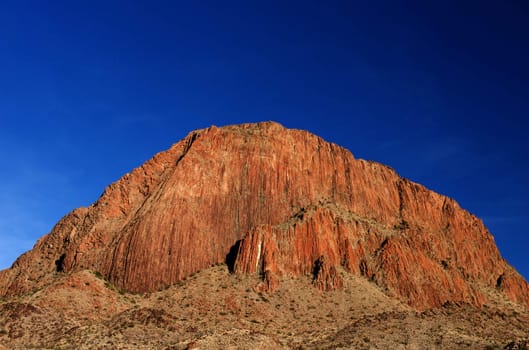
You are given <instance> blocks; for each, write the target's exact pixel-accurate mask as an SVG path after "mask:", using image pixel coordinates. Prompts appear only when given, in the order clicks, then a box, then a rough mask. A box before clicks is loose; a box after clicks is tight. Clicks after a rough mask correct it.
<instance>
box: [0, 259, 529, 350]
mask: <svg viewBox="0 0 529 350" xmlns="http://www.w3.org/2000/svg"><path fill="white" fill-rule="evenodd" d="M343 278H344V289H343V290H341V291H333V292H320V291H319V290H317V289H316V288H314V287H313V286H312V285H311V280H310V277H309V276H307V277H305V278H298V279H285V280H283V281H282V283H281V285H280V287H279V288H278V290H277V291H276V292H274V293H272V294H266V293H265V294H263V293H259V292H258V291H257V289H256V288H255V286H256V285H258V284H259V282H260V280H259V277H258V276H246V275H234V274H230V273H229V272H228V269H227V267H226V266H225V265H218V266H213V267H211V268H209V269H206V270H203V271H201V272H198V273H196V274H194V275H192V276H191V277H189V278H188V279H187V280H185V281H183V282H182V283H180V284H179V285H175V286H171V287H169V288H167V289H165V290H162V291H159V292H156V293H151V294H145V295H138V294H130V293H126V292H123V291H119V290H116V288H114V287H113V286H112V285H111V284H109V283H108V282H106V281H104V280H103V279H102V278H101V277H100V276H97V274H94V273H92V272H89V271H83V272H80V273H76V274H73V275H61V274H58V275H57V277H56V279H55V281H54V282H53V283H51V284H50V285H48V286H47V287H45V288H43V289H41V290H39V291H34V292H32V293H31V294H28V295H25V296H21V297H18V298H16V299H11V300H8V301H6V300H4V301H2V302H0V344H2V345H3V346H5V347H7V348H9V349H11V348H12V349H192V348H197V349H199V348H200V349H336V348H340V349H387V348H393V349H462V348H463V349H503V348H505V347H506V346H507V347H506V348H511V349H517V348H520V349H523V346H524V345H523V341H522V339H526V338H528V337H529V313H528V312H527V310H522V309H520V307H519V306H517V305H515V304H512V303H508V302H507V301H505V300H503V299H502V298H501V297H500V295H499V294H496V293H495V292H494V291H490V297H491V300H492V302H491V303H490V304H489V305H488V306H486V307H485V308H483V309H482V310H477V309H474V308H472V307H470V306H468V305H455V304H449V305H445V306H444V307H442V308H439V309H433V310H427V311H424V312H418V311H415V310H413V309H411V308H409V307H408V306H407V305H403V304H401V303H400V302H398V301H396V299H393V298H390V297H388V296H387V295H386V294H384V293H383V292H382V291H381V290H380V289H379V288H378V287H376V286H375V285H374V284H372V283H370V282H369V281H367V280H366V279H364V278H360V277H356V276H353V275H351V274H346V273H343ZM0 349H2V346H1V345H0Z"/></svg>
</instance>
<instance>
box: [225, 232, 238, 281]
mask: <svg viewBox="0 0 529 350" xmlns="http://www.w3.org/2000/svg"><path fill="white" fill-rule="evenodd" d="M240 245H241V240H240V239H239V240H238V241H237V242H235V244H234V245H232V246H231V248H230V251H229V252H228V254H226V259H225V263H226V265H227V266H228V271H230V272H231V273H233V272H234V271H235V261H236V260H237V254H238V253H239V247H240Z"/></svg>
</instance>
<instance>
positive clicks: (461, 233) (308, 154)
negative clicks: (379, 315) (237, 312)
mask: <svg viewBox="0 0 529 350" xmlns="http://www.w3.org/2000/svg"><path fill="white" fill-rule="evenodd" d="M224 262H226V263H227V264H228V267H229V269H230V270H231V271H232V272H234V273H239V274H255V273H257V274H259V275H260V276H261V277H262V283H261V285H260V286H258V288H259V289H260V290H262V291H270V292H273V291H274V289H276V288H277V287H278V285H279V284H280V283H281V282H280V281H281V279H283V278H286V277H297V276H310V277H311V278H312V279H313V283H314V285H315V287H317V288H319V289H322V290H333V289H340V288H341V287H342V285H343V281H342V276H343V273H344V271H345V272H346V273H351V274H354V275H358V276H364V277H365V278H367V279H369V280H370V281H372V282H374V283H375V284H376V285H378V286H379V287H380V288H381V289H382V290H383V291H384V292H385V293H386V294H387V295H388V296H390V297H395V298H398V299H399V300H401V301H403V302H405V303H407V304H408V305H410V306H412V307H414V308H416V309H419V310H422V309H426V308H431V307H437V306H441V305H443V304H446V303H447V302H464V303H469V304H471V305H474V306H477V307H480V306H482V305H483V304H485V303H487V292H486V291H487V290H489V289H490V290H497V291H500V292H501V293H503V294H504V296H505V297H507V298H508V299H510V300H511V301H513V302H514V303H518V304H522V305H525V306H529V286H528V284H527V283H526V281H525V280H524V279H523V278H522V277H521V276H520V275H519V274H518V273H517V272H516V271H515V270H514V269H513V268H512V267H511V266H509V265H508V264H507V263H506V262H505V260H503V259H502V258H501V256H500V254H499V252H498V249H497V247H496V245H495V243H494V239H493V237H492V235H491V234H490V233H489V232H488V230H487V229H486V228H485V226H484V225H483V223H482V222H481V221H480V220H479V219H477V218H476V217H475V216H473V215H472V214H470V213H468V212H467V211H465V210H463V209H461V208H460V207H459V205H458V204H457V203H456V202H455V201H454V200H452V199H450V198H448V197H446V196H443V195H440V194H437V193H434V192H432V191H430V190H428V189H426V188H425V187H423V186H421V185H419V184H416V183H414V182H412V181H409V180H407V179H404V178H402V177H400V176H399V175H398V174H397V173H396V172H395V171H394V170H392V169H391V168H389V167H387V166H384V165H382V164H379V163H376V162H371V161H365V160H360V159H356V158H354V157H353V155H352V154H351V153H350V152H349V151H348V150H346V149H344V148H342V147H340V146H338V145H335V144H333V143H329V142H326V141H324V140H323V139H321V138H320V137H318V136H316V135H313V134H311V133H309V132H306V131H301V130H294V129H286V128H284V127H283V126H281V125H279V124H277V123H273V122H265V123H258V124H242V125H235V126H226V127H221V128H217V127H214V126H212V127H210V128H207V129H203V130H197V131H193V132H191V133H190V134H189V135H188V136H187V137H186V138H184V139H183V140H181V141H180V142H178V143H177V144H175V145H173V146H172V147H171V148H169V149H168V150H166V151H164V152H161V153H158V154H157V155H155V156H154V157H153V158H152V159H151V160H149V161H147V162H146V163H145V164H143V165H142V166H140V167H139V168H136V169H134V170H133V171H132V172H130V173H128V174H126V175H124V176H123V177H122V178H121V179H119V180H118V181H117V182H115V183H113V184H111V185H110V186H109V187H107V188H106V189H105V191H104V193H103V194H102V195H101V197H100V198H99V199H98V200H97V201H96V202H95V203H94V204H92V205H91V206H89V207H87V208H84V207H83V208H78V209H75V210H74V211H72V212H71V213H69V214H68V215H66V216H65V217H64V218H63V219H61V220H60V221H59V222H58V223H57V225H56V226H55V227H54V228H53V230H52V231H51V232H50V233H49V234H47V235H46V236H44V237H42V238H41V239H40V240H39V241H38V242H37V244H36V245H35V247H34V248H33V249H32V250H31V251H29V252H27V253H25V254H24V255H22V256H21V257H20V258H19V259H18V260H17V261H16V262H15V263H14V264H13V266H12V267H11V268H10V269H8V270H4V271H2V272H0V296H14V295H21V294H23V293H26V292H28V291H31V290H34V289H35V288H42V287H43V286H45V285H46V283H49V282H50V280H51V279H52V278H53V276H55V275H57V274H69V273H72V272H76V271H82V270H92V271H97V272H98V273H99V274H101V275H102V276H103V277H104V278H105V279H106V280H108V281H110V282H111V283H112V284H114V285H115V286H116V287H118V288H120V289H122V290H125V291H129V292H152V291H156V290H160V289H163V288H166V287H167V286H170V285H173V284H175V283H177V282H179V281H182V280H183V279H185V278H186V277H188V276H190V275H191V274H194V273H195V272H197V271H199V270H202V269H205V268H208V267H210V266H212V265H215V264H217V263H224Z"/></svg>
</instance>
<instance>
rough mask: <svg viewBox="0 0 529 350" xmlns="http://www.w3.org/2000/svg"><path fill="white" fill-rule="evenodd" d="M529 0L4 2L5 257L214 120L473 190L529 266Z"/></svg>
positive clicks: (468, 196) (455, 189)
mask: <svg viewBox="0 0 529 350" xmlns="http://www.w3.org/2000/svg"><path fill="white" fill-rule="evenodd" d="M528 62H529V2H527V1H524V0H510V1H509V0H502V1H500V0H497V1H442V2H441V1H438V2H432V1H409V2H408V1H395V0H389V1H358V2H356V1H344V2H332V1H326V2H324V1H317V2H311V1H300V2H293V1H277V2H274V1H262V2H259V3H258V4H257V3H254V4H249V2H247V1H240V2H232V1H166V2H160V1H149V2H147V1H144V2H142V3H134V2H133V1H123V2H113V1H53V2H52V1H37V0H35V1H23V0H14V1H10V0H8V1H2V3H1V4H0V174H1V175H0V176H1V177H0V180H1V181H0V268H3V267H7V266H9V265H10V264H11V263H12V262H13V261H14V260H15V258H16V257H17V256H18V255H19V254H20V253H22V252H23V251H25V250H28V249H30V248H31V247H32V245H33V244H34V242H35V241H36V239H37V238H38V237H40V236H41V235H43V234H45V233H47V232H49V231H50V229H51V228H52V226H53V225H54V224H55V223H56V222H57V221H58V220H59V219H60V218H61V217H62V216H63V215H65V214H66V213H67V212H69V211H70V210H71V209H73V208H75V207H79V206H86V205H89V204H90V203H92V202H93V201H95V200H96V199H97V198H98V197H99V195H100V194H101V192H102V191H103V189H104V187H105V186H106V185H108V184H109V183H111V182H113V181H115V180H117V179H118V178H119V177H120V176H121V175H123V174H124V173H126V172H128V171H130V170H131V169H132V168H134V167H136V166H138V165H140V164H141V163H143V162H144V161H145V160H147V159H148V158H150V157H151V156H152V155H153V154H154V153H156V152H158V151H161V150H164V149H166V148H168V147H169V146H170V145H171V144H172V143H175V142H177V141H178V140H179V139H181V138H182V137H184V136H185V135H186V134H187V133H188V132H189V131H191V130H193V129H197V128H203V127H207V126H209V125H211V124H215V125H225V124H233V123H240V122H253V121H261V120H276V121H278V122H280V123H282V124H283V125H285V126H287V127H294V128H300V129H307V130H310V131H312V132H314V133H316V134H318V135H320V136H322V137H324V138H325V139H327V140H329V141H333V142H336V143H338V144H340V145H343V146H345V147H346V148H348V149H349V150H351V152H352V153H353V154H354V155H355V156H356V157H359V158H364V159H372V160H377V161H380V162H382V163H385V164H388V165H390V166H392V167H393V168H395V169H396V170H397V172H399V173H400V174H401V175H403V176H405V177H407V178H410V179H412V180H414V181H417V182H419V183H422V184H424V185H426V186H427V187H429V188H431V189H434V190H436V191H438V192H440V193H443V194H446V195H448V196H450V197H453V198H455V199H456V200H457V201H458V202H459V203H460V204H461V206H462V207H464V208H466V209H468V210H470V211H471V212H473V213H474V214H476V215H477V216H478V217H480V218H482V219H483V220H484V221H485V224H486V225H487V226H488V227H489V228H490V230H491V232H492V233H493V234H494V236H495V238H496V242H497V244H498V246H499V248H500V251H501V252H502V254H503V256H504V257H505V258H506V259H507V260H508V261H509V262H511V263H512V264H513V265H514V266H515V267H516V268H517V269H518V270H519V271H520V272H521V273H522V274H523V275H525V276H526V277H527V276H529V259H527V249H528V247H529V236H528V235H527V233H528V228H529V215H528V212H529V201H528V198H529V185H528V183H527V180H528V179H529V164H528V154H529V141H528V138H527V132H528V130H529V129H528V126H529V125H528V124H529V118H528V117H529V67H528Z"/></svg>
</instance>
